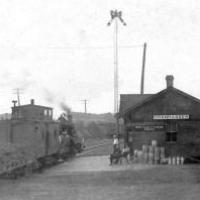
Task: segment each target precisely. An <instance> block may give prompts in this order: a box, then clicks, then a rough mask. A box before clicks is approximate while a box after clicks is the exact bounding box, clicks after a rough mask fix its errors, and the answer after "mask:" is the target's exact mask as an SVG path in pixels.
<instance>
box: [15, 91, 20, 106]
mask: <svg viewBox="0 0 200 200" xmlns="http://www.w3.org/2000/svg"><path fill="white" fill-rule="evenodd" d="M20 93H21V92H20V89H19V88H16V89H15V94H17V102H18V106H20V105H21V104H20Z"/></svg>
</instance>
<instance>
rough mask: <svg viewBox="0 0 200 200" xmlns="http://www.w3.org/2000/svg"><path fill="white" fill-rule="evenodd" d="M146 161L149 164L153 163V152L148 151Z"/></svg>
mask: <svg viewBox="0 0 200 200" xmlns="http://www.w3.org/2000/svg"><path fill="white" fill-rule="evenodd" d="M148 163H149V164H153V163H154V160H153V153H152V152H149V153H148Z"/></svg>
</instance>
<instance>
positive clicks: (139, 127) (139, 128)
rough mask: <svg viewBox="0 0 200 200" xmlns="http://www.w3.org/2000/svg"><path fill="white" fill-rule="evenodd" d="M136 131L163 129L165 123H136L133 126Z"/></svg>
mask: <svg viewBox="0 0 200 200" xmlns="http://www.w3.org/2000/svg"><path fill="white" fill-rule="evenodd" d="M133 128H134V130H136V131H161V130H164V126H163V125H135V126H133Z"/></svg>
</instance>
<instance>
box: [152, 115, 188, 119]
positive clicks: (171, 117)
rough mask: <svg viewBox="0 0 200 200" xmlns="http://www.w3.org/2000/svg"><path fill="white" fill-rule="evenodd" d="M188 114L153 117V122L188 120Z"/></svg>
mask: <svg viewBox="0 0 200 200" xmlns="http://www.w3.org/2000/svg"><path fill="white" fill-rule="evenodd" d="M189 117H190V116H189V115H188V114H183V115H153V119H154V120H167V119H189Z"/></svg>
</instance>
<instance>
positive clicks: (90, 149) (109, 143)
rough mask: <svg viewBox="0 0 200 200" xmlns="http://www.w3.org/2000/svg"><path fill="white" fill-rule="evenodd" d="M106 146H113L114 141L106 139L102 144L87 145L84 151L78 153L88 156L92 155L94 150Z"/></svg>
mask: <svg viewBox="0 0 200 200" xmlns="http://www.w3.org/2000/svg"><path fill="white" fill-rule="evenodd" d="M104 147H105V148H107V149H108V148H109V147H110V148H111V147H112V141H104V142H101V143H100V144H96V145H92V146H89V147H86V148H85V149H84V150H83V152H81V153H80V154H77V156H87V155H92V152H95V151H98V150H99V149H102V148H103V149H104Z"/></svg>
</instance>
